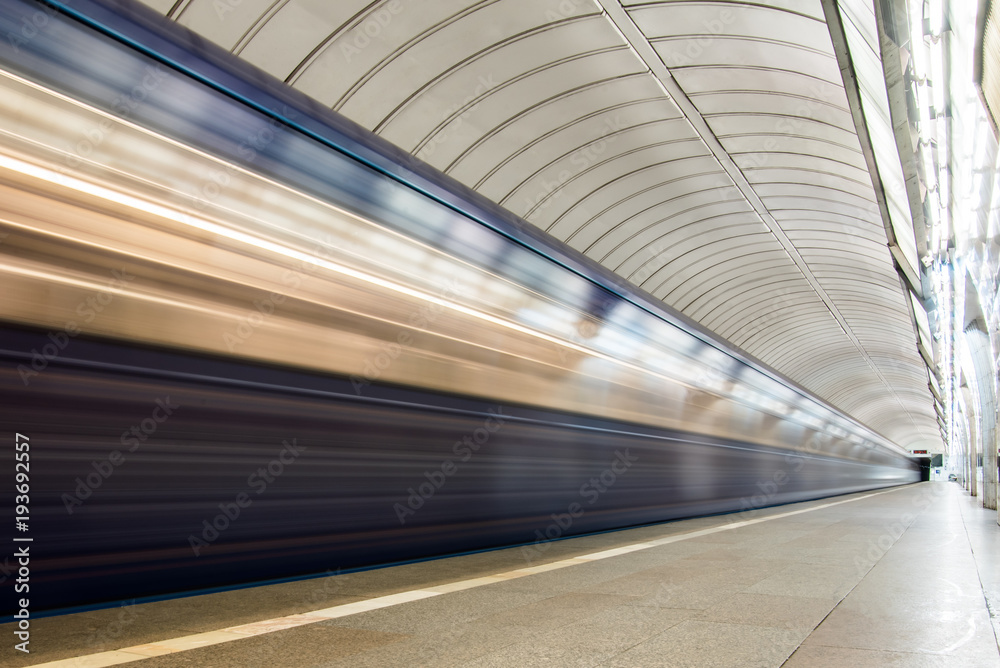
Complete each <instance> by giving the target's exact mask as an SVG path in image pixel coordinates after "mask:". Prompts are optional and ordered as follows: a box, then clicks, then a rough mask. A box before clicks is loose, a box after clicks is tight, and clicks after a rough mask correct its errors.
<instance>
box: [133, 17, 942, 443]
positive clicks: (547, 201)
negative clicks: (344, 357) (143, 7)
mask: <svg viewBox="0 0 1000 668" xmlns="http://www.w3.org/2000/svg"><path fill="white" fill-rule="evenodd" d="M145 2H146V4H148V5H150V6H151V7H153V8H154V9H156V10H157V11H159V12H161V13H163V14H165V15H167V16H168V17H170V18H172V19H174V20H176V21H177V22H178V23H180V24H182V25H184V26H187V27H188V28H191V29H192V30H194V31H195V32H197V33H200V34H201V35H203V36H204V37H206V38H208V39H209V40H211V41H213V42H215V43H217V44H219V45H221V46H222V47H224V48H226V49H228V50H230V51H232V52H233V53H235V54H237V55H238V56H240V57H241V58H244V59H245V60H247V61H249V62H251V63H253V64H254V65H257V66H258V67H260V68H262V69H263V70H265V71H267V72H269V73H270V74H272V75H274V76H275V77H277V78H279V79H282V80H284V81H286V82H287V83H288V84H290V85H291V86H293V87H295V88H297V89H299V90H300V91H302V92H304V93H306V94H308V95H310V96H311V97H313V98H314V99H316V100H318V101H319V102H321V103H323V104H325V105H327V106H329V107H330V108H332V109H334V110H336V111H338V112H340V113H343V114H344V115H346V116H347V117H349V118H351V119H353V120H354V121H356V122H358V123H360V124H361V125H363V126H365V127H367V128H369V129H371V130H373V131H374V132H376V133H378V134H380V135H381V136H383V137H385V138H386V139H388V140H390V141H392V142H393V143H395V144H397V145H398V146H400V147H402V148H404V149H406V150H408V151H411V152H413V153H415V154H416V155H418V156H419V157H421V158H422V159H424V160H426V161H427V162H429V163H430V164H432V165H434V166H435V167H437V168H438V169H440V170H442V171H444V172H446V173H447V174H449V175H451V176H452V177H454V178H456V179H458V180H459V181H462V182H463V183H465V184H467V185H468V186H470V187H472V188H475V189H476V190H478V191H479V192H480V193H482V194H483V195H485V196H487V197H489V198H491V199H493V200H494V201H496V202H498V203H500V204H502V205H503V206H505V207H507V208H508V209H510V210H511V211H513V212H514V213H517V214H519V215H521V216H522V217H524V218H525V219H527V220H528V221H530V222H532V223H533V224H535V225H537V226H538V227H540V228H542V229H544V230H547V231H548V232H550V233H551V234H553V235H554V236H556V237H558V238H559V239H561V240H563V241H566V242H567V243H569V244H570V245H571V246H573V247H574V248H576V249H578V250H580V251H581V252H583V253H586V254H587V255H589V256H590V257H591V258H593V259H595V260H597V261H599V262H601V263H602V264H604V265H605V266H607V267H608V268H610V269H612V270H614V271H615V272H617V273H618V274H620V275H621V276H624V277H626V278H627V279H629V280H630V281H632V282H633V283H635V284H636V285H639V286H641V287H642V288H643V289H645V290H646V291H648V292H650V293H652V294H653V295H655V296H656V297H658V298H660V299H662V300H663V301H664V302H666V303H667V304H669V305H671V306H673V307H675V308H677V309H679V310H681V311H682V312H684V313H685V314H687V315H688V316H690V317H691V318H693V319H695V320H697V321H698V322H700V323H702V324H703V325H705V326H706V327H708V328H710V329H712V330H713V331H715V332H716V333H718V334H720V335H721V336H723V337H725V338H727V339H729V340H730V341H732V342H733V343H735V344H737V345H739V346H741V347H742V348H744V349H745V350H746V351H747V352H749V353H750V354H752V355H754V356H756V357H757V358H759V359H761V360H762V361H763V362H765V363H766V364H769V365H770V366H772V367H774V368H775V369H777V370H778V371H780V372H782V373H784V374H785V375H787V376H789V377H790V378H792V379H793V380H795V381H797V382H798V383H800V384H801V385H803V386H804V387H806V388H807V389H809V390H811V391H813V392H815V393H816V394H818V395H819V396H821V397H823V398H825V399H826V400H828V401H830V402H831V403H832V404H834V405H836V406H838V407H839V408H841V409H842V410H844V411H846V412H847V413H849V414H851V415H853V416H854V417H855V418H857V419H859V420H860V421H862V422H864V423H866V424H867V425H869V426H870V427H872V428H873V429H875V430H876V431H879V432H880V433H882V434H884V435H885V436H886V437H888V438H889V439H891V440H893V441H895V442H896V443H898V444H900V445H901V446H903V447H905V448H908V449H914V448H921V449H930V450H932V451H940V450H941V441H940V436H939V432H938V428H937V424H936V418H935V413H934V409H933V403H932V398H931V394H930V391H929V390H928V387H927V371H926V368H925V366H924V363H923V361H922V360H921V357H920V355H919V353H918V350H917V347H916V338H915V337H916V334H915V330H914V325H913V322H912V316H911V314H910V310H909V309H910V306H909V304H908V296H907V294H906V290H905V287H904V285H903V283H902V282H901V280H900V277H899V274H898V273H897V271H896V269H895V268H894V266H893V259H892V257H891V255H890V252H889V249H888V248H887V232H886V229H887V228H886V224H885V223H884V221H883V215H882V213H880V206H879V200H878V198H877V196H876V190H875V186H873V181H872V177H871V175H870V173H869V168H870V165H871V159H870V158H871V152H870V151H869V152H868V154H867V157H866V150H865V148H864V146H865V141H866V138H867V135H862V139H859V134H858V131H857V129H856V125H855V117H854V115H852V106H851V103H850V102H849V95H848V92H849V89H845V83H844V77H843V75H842V72H841V65H839V64H838V59H837V56H836V53H835V50H834V43H835V42H834V40H833V39H832V38H831V30H830V28H829V26H828V24H827V19H826V15H825V13H824V6H823V3H822V2H821V0H758V1H754V2H749V1H747V2H738V1H735V0H734V1H715V2H708V1H687V0H674V1H660V2H628V1H626V2H621V3H619V2H617V1H616V0H481V1H479V2H474V1H471V0H426V1H420V0H388V1H387V2H368V0H338V1H337V2H329V1H328V0H178V1H176V2H174V0H145ZM832 4H833V3H832V2H830V1H829V0H828V2H827V5H828V7H827V10H829V7H830V6H832ZM850 4H853V5H856V6H862V7H864V6H865V3H864V2H860V3H859V2H853V3H850ZM848 18H849V20H848V21H847V23H848V24H849V25H847V26H846V27H845V28H844V30H851V31H853V32H854V34H855V35H856V37H857V39H856V41H857V43H859V44H861V45H862V47H863V49H867V50H868V51H870V54H868V55H870V57H871V58H875V59H878V58H879V56H878V55H877V54H878V53H879V49H878V36H877V34H875V33H874V31H873V29H872V28H873V26H874V25H875V14H874V9H871V10H870V15H865V14H864V12H863V11H862V12H861V15H856V16H854V17H853V19H852V18H851V17H848ZM855 54H856V55H855V57H858V54H857V52H855ZM861 55H864V54H861ZM862 85H864V82H862ZM857 107H858V105H857V103H856V104H855V111H857ZM890 136H891V135H890ZM897 159H898V158H897ZM883 204H884V202H883ZM883 210H884V206H883Z"/></svg>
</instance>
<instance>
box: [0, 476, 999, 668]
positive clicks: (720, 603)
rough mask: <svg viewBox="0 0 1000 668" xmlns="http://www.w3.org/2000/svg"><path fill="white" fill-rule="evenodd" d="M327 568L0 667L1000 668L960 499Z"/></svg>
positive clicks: (49, 636)
mask: <svg viewBox="0 0 1000 668" xmlns="http://www.w3.org/2000/svg"><path fill="white" fill-rule="evenodd" d="M765 487H766V485H765ZM766 491H767V490H766V489H763V488H762V494H761V497H760V499H757V500H756V501H755V500H752V499H751V500H748V501H749V502H750V504H751V505H752V504H753V503H757V502H759V501H760V500H761V499H766V496H765V494H766ZM329 570H330V572H331V573H332V574H334V575H331V576H330V577H324V578H319V579H312V580H305V581H299V582H293V583H285V584H280V585H272V586H268V587H258V588H252V589H244V590H239V591H230V592H224V593H217V594H212V595H206V596H199V597H190V598H184V599H175V600H171V601H162V602H157V603H147V604H134V605H125V606H122V607H119V608H115V609H109V610H102V611H96V612H89V613H83V614H77V615H69V616H62V617H55V618H46V619H40V620H37V621H34V622H33V624H32V634H31V645H30V646H31V649H32V652H31V654H30V655H27V656H25V655H20V656H18V654H20V653H19V652H15V651H14V650H13V648H12V647H11V645H12V643H8V646H6V647H3V648H2V650H0V651H2V654H0V663H2V664H3V665H5V666H6V665H9V666H29V665H53V666H78V667H80V668H83V667H85V666H104V665H119V664H131V665H135V666H141V667H142V668H154V667H155V668H160V667H163V668H166V667H172V666H218V667H228V666H233V667H237V666H239V667H256V666H260V667H264V666H317V667H318V666H330V667H334V666H338V667H339V666H344V667H347V666H350V667H352V668H354V667H364V666H476V667H486V666H542V665H544V666H581V667H582V666H588V667H589V666H594V667H597V666H608V667H612V666H678V667H680V666H692V667H698V668H702V667H710V666H726V667H729V666H733V667H736V666H739V667H741V668H743V667H755V666H759V667H771V666H774V667H778V666H787V667H788V668H803V667H809V668H822V667H840V666H844V667H847V666H851V667H856V666H894V667H897V666H898V667H910V666H912V667H918V666H919V667H935V668H937V667H942V668H951V667H954V668H959V667H961V668H979V667H983V668H987V667H989V668H1000V652H998V644H997V637H998V633H1000V628H998V616H1000V526H998V525H997V524H996V513H995V512H992V511H984V510H983V509H982V508H980V507H978V504H977V500H976V499H971V498H969V497H968V495H967V493H965V492H964V491H963V490H962V489H961V488H960V487H959V486H958V485H956V484H955V483H947V482H936V483H922V484H918V485H911V486H907V487H901V488H895V489H893V490H889V491H881V492H874V493H871V492H868V493H861V494H854V495H849V496H842V497H835V498H832V499H825V500H821V501H812V502H808V503H801V504H794V505H787V506H781V507H776V508H766V509H761V510H749V511H747V512H744V513H738V514H732V515H725V516H717V517H708V518H699V519H693V520H685V521H679V522H671V523H667V524H661V525H656V526H648V527H642V528H636V529H630V530H625V531H618V532H613V533H606V534H600V535H594V536H588V537H584V538H578V539H571V540H559V541H552V542H539V543H537V544H535V545H534V546H530V547H523V548H514V549H509V550H501V551H494V552H486V553H480V554H474V555H467V556H462V557H454V558H450V559H441V560H437V561H429V562H422V563H417V564H408V565H403V566H397V567H392V568H385V569H380V570H373V571H366V572H359V573H344V574H336V573H337V566H336V564H331V565H330V569H329ZM990 610H992V611H993V617H992V618H991V615H990ZM12 630H13V629H12V627H11V626H10V625H6V626H4V627H2V628H0V636H2V637H6V638H11V637H12V633H11V632H12Z"/></svg>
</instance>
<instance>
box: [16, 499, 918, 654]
mask: <svg viewBox="0 0 1000 668" xmlns="http://www.w3.org/2000/svg"><path fill="white" fill-rule="evenodd" d="M908 487H909V485H900V486H898V487H893V488H892V489H887V490H882V491H880V492H873V493H871V494H865V495H864V496H859V497H855V498H853V499H844V500H842V501H834V502H832V503H824V504H822V505H819V506H813V507H812V508H803V509H802V510H793V511H790V512H787V513H779V514H777V515H770V516H768V517H759V518H757V519H752V520H741V521H739V522H731V523H729V524H723V525H720V526H717V527H711V528H708V529H698V530H696V531H689V532H687V533H682V534H677V535H675V536H666V537H664V538H658V539H656V540H647V541H640V542H638V543H632V544H631V545H623V546H621V547H616V548H612V549H608V550H601V551H599V552H592V553H590V554H583V555H579V556H576V557H571V558H569V559H562V560H560V561H553V562H550V563H547V564H540V565H539V566H531V567H528V568H519V569H515V570H512V571H504V572H501V573H497V574H494V575H486V576H480V577H477V578H471V579H469V580H458V581H456V582H452V583H448V584H443V585H434V586H431V587H426V588H421V589H413V590H410V591H404V592H399V593H396V594H389V595H386V596H379V597H377V598H371V599H367V600H364V601H355V602H353V603H344V604H343V605H336V606H333V607H331V608H324V609H321V610H313V611H312V612H303V613H298V614H295V615H288V616H285V617H276V618H274V619H266V620H263V621H259V622H251V623H249V624H240V625H239V626H230V627H228V628H224V629H219V630H217V631H206V632H204V633H196V634H192V635H188V636H181V637H179V638H169V639H166V640H158V641H156V642H151V643H146V644H143V645H133V646H132V647H123V648H122V649H117V650H111V651H108V652H98V653H96V654H85V655H83V656H78V657H73V658H71V659H59V660H58V661H48V662H46V663H36V664H31V665H30V666H26V668H102V667H103V666H117V665H121V664H123V663H131V662H133V661H141V660H143V659H149V658H152V657H154V656H163V655H164V654H176V653H177V652H185V651H187V650H191V649H198V648H199V647H209V646H211V645H219V644H222V643H224V642H231V641H233V640H242V639H243V638H251V637H254V636H259V635H265V634H268V633H274V632H276V631H284V630H285V629H292V628H295V627H298V626H305V625H306V624H315V623H316V622H323V621H327V620H330V619H337V618H339V617H347V616H349V615H356V614H359V613H362V612H368V611H370V610H378V609H380V608H388V607H391V606H394V605H399V604H401V603H409V602H411V601H419V600H422V599H425V598H430V597H432V596H440V595H442V594H447V593H451V592H453V591H464V590H466V589H473V588H475V587H482V586H484V585H488V584H495V583H498V582H505V581H507V580H511V579H514V578H519V577H526V576H529V575H536V574H538V573H545V572H548V571H552V570H558V569H561V568H569V567H570V566H578V565H580V564H585V563H589V562H593V561H600V560H602V559H610V558H612V557H618V556H623V555H626V554H631V553H633V552H638V551H640V550H648V549H649V548H652V547H659V546H661V545H668V544H670V543H676V542H679V541H682V540H687V539H689V538H699V537H701V536H708V535H710V534H713V533H719V532H722V531H729V530H730V529H739V528H742V527H746V526H750V525H752V524H759V523H761V522H769V521H771V520H777V519H781V518H784V517H791V516H792V515H801V514H802V513H811V512H813V511H815V510H823V509H824V508H831V507H833V506H839V505H841V504H844V503H852V502H854V501H861V500H863V499H870V498H872V497H873V496H879V495H881V494H888V493H889V492H895V491H898V490H900V489H906V488H908ZM581 537H582V536H581Z"/></svg>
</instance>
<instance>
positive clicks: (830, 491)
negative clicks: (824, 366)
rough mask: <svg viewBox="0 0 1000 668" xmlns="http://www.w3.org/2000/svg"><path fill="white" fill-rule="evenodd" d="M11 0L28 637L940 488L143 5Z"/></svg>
mask: <svg viewBox="0 0 1000 668" xmlns="http://www.w3.org/2000/svg"><path fill="white" fill-rule="evenodd" d="M0 7H2V10H0V35H4V36H5V37H4V39H3V40H0V87H2V92H0V119H2V122H0V189H2V194H0V281H2V284H3V286H4V289H3V290H2V292H0V358H2V366H0V377H2V383H0V406H2V410H0V422H2V424H3V430H2V433H3V434H4V436H3V438H4V440H5V442H7V445H5V446H4V449H3V452H4V461H5V462H7V464H5V467H6V469H5V470H6V471H7V472H6V473H5V474H4V480H6V482H5V483H4V484H3V485H2V487H0V499H2V504H3V512H4V513H5V517H6V518H7V519H5V520H4V523H5V525H6V526H8V527H11V529H10V532H11V534H13V535H12V536H8V545H14V546H15V547H16V548H17V549H19V550H28V551H29V552H30V555H31V556H30V576H29V578H27V579H26V581H25V582H23V583H21V584H23V585H24V586H23V587H21V585H17V586H18V589H17V593H15V589H14V588H15V582H16V580H19V579H25V578H18V576H17V565H16V560H15V559H14V558H13V557H12V556H9V555H12V554H13V552H14V548H8V552H7V553H5V554H4V555H3V557H0V558H4V557H5V560H4V561H3V562H2V564H0V578H2V580H3V588H4V595H3V598H2V611H0V612H2V614H4V615H7V618H8V619H10V615H12V614H13V611H14V608H15V601H17V600H20V599H21V598H25V599H28V600H29V601H30V608H31V610H32V614H55V613H59V612H65V611H69V610H74V609H82V608H87V607H95V606H102V605H113V604H115V603H116V602H120V601H123V600H130V601H131V600H149V599H154V598H157V597H165V596H174V595H180V594H184V593H191V592H197V591H205V590H212V589H218V588H225V587H234V586H243V585H247V584H250V583H255V582H262V581H274V580H277V579H284V578H295V577H308V576H311V575H316V574H325V573H330V572H338V571H339V572H343V571H345V570H350V569H357V568H369V567H375V566H379V565H385V564H391V563H400V562H404V561H408V560H416V559H424V558H431V557H437V556H442V555H448V554H457V553H464V552H470V551H475V550H484V549H492V548H497V547H503V546H520V553H521V554H522V556H523V558H524V560H525V563H526V564H529V563H531V562H533V561H537V560H543V559H545V558H546V551H547V550H548V549H549V548H550V547H551V544H552V541H554V540H558V539H561V538H565V537H567V536H572V535H579V534H584V533H588V532H597V531H605V530H611V529H615V528H620V527H626V526H635V525H640V524H648V523H655V522H663V521H667V520H671V519H676V518H681V517H690V516H694V515H703V514H711V513H725V512H731V511H739V510H748V509H755V508H761V507H764V506H771V505H776V504H782V503H788V502H795V501H802V500H807V499H815V498H820V497H825V496H830V495H836V494H844V493H849V492H857V491H860V490H868V489H876V488H882V487H888V486H892V485H899V484H904V483H909V482H913V481H916V480H917V479H918V478H919V474H918V471H917V468H916V466H915V465H914V463H913V462H912V461H911V459H910V458H909V457H908V456H907V454H906V453H905V452H904V451H903V450H902V449H901V448H899V447H898V446H896V445H895V444H893V443H891V442H889V441H887V440H886V439H885V438H883V437H882V436H880V435H879V434H877V433H874V432H873V431H872V430H870V429H868V428H866V427H865V426H864V425H862V424H860V423H858V422H857V421H855V420H853V419H852V418H851V417H849V416H847V415H845V414H844V413H842V412H840V411H838V410H837V409H836V408H835V407H833V406H831V405H829V404H827V403H825V402H824V401H822V400H821V399H818V398H817V397H815V396H812V395H811V394H810V393H808V392H807V391H805V390H804V389H802V388H801V387H799V386H797V385H796V384H795V383H793V382H792V381H790V380H789V379H787V378H784V377H782V376H781V375H780V374H778V373H777V372H775V371H774V370H772V369H769V368H767V367H766V366H765V365H763V364H762V363H760V362H759V361H756V360H754V359H753V358H751V357H750V356H748V355H747V354H745V353H743V352H742V351H740V350H738V349H735V348H734V347H733V346H731V345H729V344H728V343H726V342H725V341H723V340H721V339H719V338H718V337H716V336H714V335H713V334H712V333H710V332H708V331H706V330H705V329H704V328H702V327H700V326H698V325H697V324H695V323H693V322H691V321H689V320H688V319H686V318H685V317H683V316H682V315H680V314H678V313H677V312H675V311H673V310H671V309H670V308H668V307H667V306H665V305H664V304H663V303H662V302H660V301H658V300H656V299H655V298H653V297H652V296H650V295H648V294H646V293H644V292H642V291H641V290H639V289H637V288H636V287H634V286H632V285H630V284H628V283H626V282H625V281H624V280H623V279H621V278H619V277H617V276H616V275H614V274H613V273H612V272H610V271H608V270H607V269H605V268H603V267H601V266H600V265H598V264H597V263H595V262H592V261H590V260H589V259H587V258H586V257H584V256H583V255H581V254H579V253H577V252H576V251H574V250H573V249H571V248H569V247H568V246H566V245H564V244H561V243H560V242H558V241H556V240H554V239H552V238H550V237H548V236H547V235H546V234H545V233H543V232H541V231H539V230H537V229H535V228H533V227H532V226H530V225H529V224H527V223H525V222H524V221H522V220H520V219H518V218H517V217H515V216H514V215H513V214H511V213H509V212H507V211H505V210H504V209H502V208H500V207H499V206H497V205H495V204H493V203H491V202H490V201H488V200H486V199H485V198H483V197H481V196H479V195H477V194H476V193H475V192H473V191H471V190H470V189H468V188H466V187H464V186H462V185H460V184H458V183H457V182H455V181H453V180H451V179H449V178H448V177H446V176H445V175H443V174H441V173H440V172H437V171H436V170H434V169H433V168H431V167H429V166H427V165H425V164H423V163H421V162H420V161H419V160H417V159H416V158H414V157H412V156H410V155H409V154H407V153H405V152H403V151H401V150H400V149H398V148H395V147H393V146H391V145H389V144H388V143H387V142H385V141H383V140H381V139H379V138H378V137H377V136H375V135H373V134H372V133H370V132H368V131H367V130H365V129H363V128H361V127H359V126H357V125H355V124H353V123H352V122H350V121H349V120H347V119H345V118H343V117H341V116H339V115H337V114H336V113H334V112H332V111H330V110H329V109H326V108H323V107H321V106H319V105H317V104H316V103H314V102H312V101H310V100H309V99H307V98H305V97H304V96H302V95H300V94H298V93H297V92H296V91H294V90H292V89H291V88H289V87H287V86H285V85H284V84H283V83H281V82H278V81H277V80H274V79H271V78H270V77H268V76H267V75H265V74H263V73H261V72H259V71H258V70H256V69H254V68H253V67H252V66H250V65H248V64H246V63H243V62H240V61H239V60H237V59H236V58H234V57H232V56H231V55H230V54H228V53H226V52H224V51H222V50H221V49H218V48H216V47H215V46H213V45H212V44H209V43H206V42H204V41H203V40H201V39H200V38H198V37H197V36H195V35H193V34H191V33H189V32H187V31H185V30H184V29H183V28H181V27H179V26H176V25H173V24H170V23H169V22H166V21H165V20H164V19H163V18H162V17H158V16H156V15H154V14H152V13H151V12H149V11H148V10H146V9H145V8H143V7H141V6H137V5H133V4H130V3H122V2H113V1H111V0H74V2H72V3H69V2H67V3H60V2H54V3H36V2H32V1H30V0H2V2H0ZM15 468H16V473H15ZM11 538H14V539H20V540H17V542H11V540H10V539H11ZM25 546H27V547H25Z"/></svg>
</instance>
